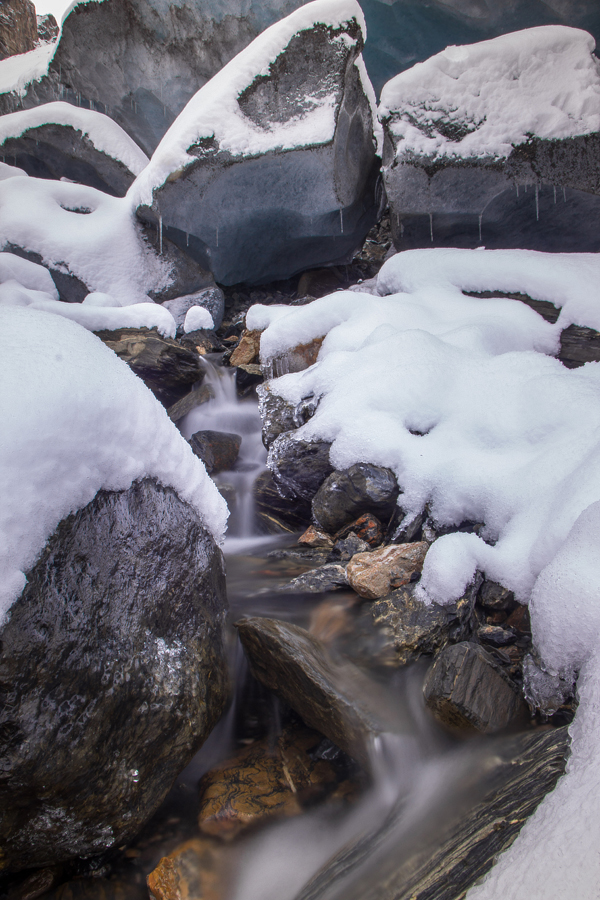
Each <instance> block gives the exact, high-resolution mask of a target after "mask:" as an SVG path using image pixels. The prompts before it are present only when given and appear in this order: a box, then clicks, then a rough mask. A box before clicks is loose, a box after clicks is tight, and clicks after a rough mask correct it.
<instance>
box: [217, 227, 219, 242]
mask: <svg viewBox="0 0 600 900" xmlns="http://www.w3.org/2000/svg"><path fill="white" fill-rule="evenodd" d="M218 246H219V226H218V225H217V247H218Z"/></svg>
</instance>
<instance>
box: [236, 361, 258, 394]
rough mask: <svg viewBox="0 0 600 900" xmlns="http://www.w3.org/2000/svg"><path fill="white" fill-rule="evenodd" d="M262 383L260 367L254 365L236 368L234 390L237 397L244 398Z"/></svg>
mask: <svg viewBox="0 0 600 900" xmlns="http://www.w3.org/2000/svg"><path fill="white" fill-rule="evenodd" d="M263 381H264V376H263V372H262V367H261V366H259V365H256V364H254V363H248V365H247V366H237V368H236V370H235V389H236V391H237V394H238V396H239V397H245V396H247V394H249V393H250V392H251V391H252V390H253V389H254V388H256V387H258V385H259V384H262V383H263Z"/></svg>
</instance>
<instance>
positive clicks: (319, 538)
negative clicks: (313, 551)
mask: <svg viewBox="0 0 600 900" xmlns="http://www.w3.org/2000/svg"><path fill="white" fill-rule="evenodd" d="M298 543H299V544H305V545H306V546H307V547H322V548H323V549H325V550H331V548H332V547H333V540H332V538H331V537H330V536H329V535H328V534H325V532H324V531H320V530H319V529H318V528H315V526H314V525H309V526H308V528H307V529H306V531H305V532H304V534H301V535H300V537H299V538H298Z"/></svg>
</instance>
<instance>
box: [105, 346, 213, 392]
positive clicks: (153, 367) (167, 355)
mask: <svg viewBox="0 0 600 900" xmlns="http://www.w3.org/2000/svg"><path fill="white" fill-rule="evenodd" d="M97 334H98V337H99V338H100V340H101V341H102V342H103V343H104V344H106V346H107V347H110V349H111V350H113V351H114V352H115V353H116V354H117V356H118V357H119V358H120V359H122V360H123V361H124V362H126V363H127V365H128V366H130V368H131V369H133V371H134V372H135V374H136V375H138V376H139V377H140V378H141V379H142V381H143V382H144V383H145V384H147V385H148V387H149V388H150V390H151V391H152V392H153V393H154V394H156V396H157V397H158V399H159V400H161V402H165V405H167V406H169V407H170V406H171V404H172V402H173V399H175V397H173V393H175V394H177V393H178V394H179V395H181V393H182V389H183V390H185V387H186V386H187V385H191V384H194V383H195V382H198V381H200V380H201V379H202V378H203V376H204V370H203V368H202V365H201V363H200V359H199V357H198V354H197V353H195V352H194V351H193V350H190V349H189V348H187V347H183V346H182V345H181V344H178V343H177V341H174V340H172V339H171V338H164V337H161V336H160V335H159V334H158V332H157V331H156V330H155V329H149V328H119V329H116V330H115V331H99V332H97ZM169 401H171V402H169Z"/></svg>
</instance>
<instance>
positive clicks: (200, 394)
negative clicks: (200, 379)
mask: <svg viewBox="0 0 600 900" xmlns="http://www.w3.org/2000/svg"><path fill="white" fill-rule="evenodd" d="M214 396H215V392H214V391H213V389H212V387H211V386H210V385H209V384H198V385H195V386H194V387H193V388H192V390H191V391H189V392H188V393H187V394H185V395H184V396H183V397H182V398H181V399H180V400H177V401H176V403H173V405H172V406H169V407H168V408H167V415H168V416H169V418H170V420H171V421H172V422H179V420H180V419H183V417H184V416H187V414H188V413H189V412H191V411H192V410H193V409H196V407H197V406H201V405H202V404H203V403H207V402H208V401H209V400H212V399H213V397H214Z"/></svg>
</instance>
